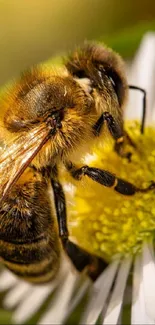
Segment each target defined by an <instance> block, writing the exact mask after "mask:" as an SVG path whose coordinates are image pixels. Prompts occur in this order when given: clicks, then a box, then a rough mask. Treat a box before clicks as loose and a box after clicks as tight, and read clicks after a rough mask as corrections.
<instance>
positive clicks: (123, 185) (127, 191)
mask: <svg viewBox="0 0 155 325" xmlns="http://www.w3.org/2000/svg"><path fill="white" fill-rule="evenodd" d="M66 168H67V169H68V171H69V172H70V174H71V175H72V177H74V178H75V179H77V180H81V178H82V176H85V175H87V176H88V177H89V178H91V179H92V180H93V181H95V182H97V183H99V184H101V185H104V186H106V187H112V188H113V189H114V190H115V191H117V192H118V193H121V194H123V195H134V194H135V193H137V192H147V191H150V190H152V189H155V182H152V183H151V184H150V185H149V186H148V187H147V188H144V189H141V188H138V187H136V186H135V185H133V184H131V183H130V182H127V181H125V180H123V179H121V178H117V177H116V176H115V175H113V174H112V173H110V172H108V171H106V170H103V169H99V168H95V167H89V166H83V167H81V168H78V169H77V168H76V167H75V165H73V164H72V163H71V162H68V163H67V164H66Z"/></svg>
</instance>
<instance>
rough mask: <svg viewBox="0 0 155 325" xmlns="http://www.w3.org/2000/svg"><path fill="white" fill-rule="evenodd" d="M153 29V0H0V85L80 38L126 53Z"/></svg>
mask: <svg viewBox="0 0 155 325" xmlns="http://www.w3.org/2000/svg"><path fill="white" fill-rule="evenodd" d="M154 29H155V1H154V0H147V1H143V0H130V1H125V0H124V1H122V0H59V1H58V0H31V1H30V0H27V1H26V0H0V85H1V84H4V83H5V82H7V81H8V80H9V79H11V78H13V77H16V76H17V75H18V74H19V73H20V72H21V71H22V70H23V69H25V68H27V67H29V66H31V65H33V64H36V63H38V62H41V61H44V60H47V59H48V58H49V57H51V56H52V55H55V54H56V53H62V52H64V51H67V50H68V49H72V48H73V46H74V45H77V44H79V43H81V42H82V41H83V40H85V39H89V40H91V39H94V40H96V39H97V40H101V41H105V42H106V43H107V44H108V45H110V46H112V47H113V48H114V49H116V50H118V51H119V52H120V53H121V54H123V55H124V56H131V55H132V54H133V53H134V50H135V49H136V47H137V45H138V43H139V41H140V39H141V37H142V35H143V33H144V32H145V31H147V30H154Z"/></svg>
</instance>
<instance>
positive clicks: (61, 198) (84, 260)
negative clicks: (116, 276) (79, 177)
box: [51, 179, 105, 280]
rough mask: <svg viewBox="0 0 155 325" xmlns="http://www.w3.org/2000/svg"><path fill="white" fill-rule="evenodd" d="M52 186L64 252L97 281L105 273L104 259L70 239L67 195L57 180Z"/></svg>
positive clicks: (77, 267)
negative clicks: (88, 251)
mask: <svg viewBox="0 0 155 325" xmlns="http://www.w3.org/2000/svg"><path fill="white" fill-rule="evenodd" d="M51 184H52V187H53V192H54V201H55V207H56V214H57V219H58V226H59V235H60V238H61V240H62V245H63V247H64V250H65V251H66V253H67V255H68V256H69V257H70V259H71V261H72V263H73V264H74V266H75V267H76V269H77V270H78V271H80V272H81V271H83V270H84V269H85V268H86V271H87V274H88V275H89V276H90V278H91V279H92V280H95V279H96V278H97V277H98V276H99V274H100V273H101V272H102V271H103V269H104V267H105V263H104V262H103V261H102V259H100V258H98V257H96V256H93V255H91V254H89V253H87V252H86V251H84V250H83V249H81V248H80V247H78V246H77V245H76V244H74V243H73V242H71V241H70V240H69V239H68V235H69V234H68V229H67V214H66V203H65V194H64V192H63V188H62V185H61V184H60V183H59V182H58V181H57V180H54V179H51Z"/></svg>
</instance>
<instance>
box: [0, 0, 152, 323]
mask: <svg viewBox="0 0 155 325" xmlns="http://www.w3.org/2000/svg"><path fill="white" fill-rule="evenodd" d="M153 30H155V0H147V1H144V0H129V1H125V0H124V1H123V0H59V1H58V0H31V1H30V0H0V85H3V84H4V83H6V82H8V81H9V80H10V79H12V78H15V77H16V76H18V75H19V73H20V72H21V71H23V70H24V69H26V68H28V67H30V66H32V65H33V64H37V63H39V62H42V61H45V60H48V59H49V58H50V57H51V56H53V55H54V56H55V55H57V54H58V55H59V54H62V53H64V52H67V51H68V50H70V49H72V48H73V47H74V46H75V45H78V44H80V43H81V42H83V41H84V40H86V39H87V40H99V41H104V42H105V43H107V45H109V46H111V47H112V48H113V49H115V50H116V51H118V52H119V53H120V54H122V55H123V56H124V57H126V58H131V57H132V56H133V55H134V52H135V51H136V49H137V47H138V45H139V43H140V40H141V38H142V36H143V34H144V33H145V32H147V31H153ZM0 300H2V296H1V295H0ZM9 323H11V320H10V313H9V312H6V311H4V310H2V309H0V324H9Z"/></svg>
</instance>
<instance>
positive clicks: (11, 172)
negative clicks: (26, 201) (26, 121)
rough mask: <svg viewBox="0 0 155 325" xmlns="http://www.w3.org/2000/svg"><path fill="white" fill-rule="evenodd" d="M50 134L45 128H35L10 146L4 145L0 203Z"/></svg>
mask: <svg viewBox="0 0 155 325" xmlns="http://www.w3.org/2000/svg"><path fill="white" fill-rule="evenodd" d="M50 133H51V130H50V131H49V129H48V128H47V126H45V125H42V126H37V127H35V128H33V129H32V130H30V131H28V132H24V133H23V134H22V135H20V136H19V137H18V138H16V139H15V140H14V141H13V142H12V143H11V144H9V145H7V144H6V147H4V152H3V153H2V154H1V155H0V201H1V200H3V199H4V198H5V197H6V195H7V193H8V191H9V190H10V188H11V187H12V185H13V184H14V183H15V182H16V181H17V180H18V178H19V177H20V175H21V174H22V173H23V172H24V170H25V169H26V167H27V166H28V165H29V164H30V162H31V161H32V159H33V158H34V157H35V156H36V154H37V153H38V152H39V150H40V149H41V148H42V146H43V145H44V144H45V143H46V142H47V141H48V139H49V136H50V135H49V134H50ZM1 151H2V149H1Z"/></svg>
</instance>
